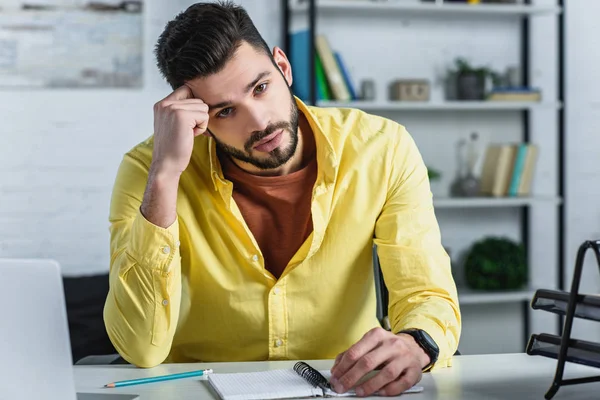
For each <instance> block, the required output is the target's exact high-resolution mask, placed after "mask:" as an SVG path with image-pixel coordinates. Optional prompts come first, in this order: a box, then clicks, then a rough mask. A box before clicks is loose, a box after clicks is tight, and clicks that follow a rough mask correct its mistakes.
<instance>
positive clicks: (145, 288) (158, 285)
mask: <svg viewBox="0 0 600 400" xmlns="http://www.w3.org/2000/svg"><path fill="white" fill-rule="evenodd" d="M147 178H148V166H147V165H145V163H144V162H142V161H141V160H140V158H138V157H136V155H135V154H132V153H130V154H127V155H126V156H125V157H124V159H123V161H122V163H121V165H120V167H119V171H118V173H117V178H116V181H115V185H114V188H113V194H112V200H111V207H110V217H109V220H110V235H111V241H110V254H111V264H110V289H109V293H108V296H107V299H106V304H105V306H104V322H105V326H106V330H107V333H108V336H109V338H110V340H111V341H112V343H113V345H114V346H115V348H116V349H117V351H118V352H119V354H121V356H122V357H123V358H124V359H126V360H127V361H129V362H130V363H132V364H134V365H137V366H140V367H153V366H155V365H158V364H160V363H162V362H163V361H164V360H165V358H166V357H167V355H168V354H169V352H170V349H171V343H172V341H173V336H174V334H175V328H176V325H177V319H178V317H179V305H180V300H181V257H180V253H179V224H178V221H177V220H176V221H175V222H174V223H173V224H172V225H171V226H169V227H168V228H162V227H159V226H156V225H154V224H152V223H151V222H149V221H148V220H146V219H145V218H144V216H143V215H142V213H141V212H140V206H141V203H142V199H143V195H144V190H145V185H146V181H147Z"/></svg>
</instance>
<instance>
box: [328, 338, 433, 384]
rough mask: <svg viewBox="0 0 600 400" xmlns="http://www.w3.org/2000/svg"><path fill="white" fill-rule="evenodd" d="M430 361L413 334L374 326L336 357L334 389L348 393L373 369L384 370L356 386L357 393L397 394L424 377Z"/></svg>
mask: <svg viewBox="0 0 600 400" xmlns="http://www.w3.org/2000/svg"><path fill="white" fill-rule="evenodd" d="M429 361H430V360H429V356H428V355H427V353H425V351H424V350H423V349H422V348H421V346H419V345H418V344H417V342H415V340H414V339H413V337H412V336H410V335H407V334H403V333H401V334H398V335H395V334H393V333H391V332H388V331H386V330H385V329H382V328H375V329H371V330H370V331H369V332H367V333H366V334H365V335H364V336H363V337H362V339H360V340H359V341H358V342H357V343H356V344H354V345H353V346H352V347H350V348H349V349H348V350H346V351H345V352H343V353H341V354H340V355H338V356H337V357H336V359H335V363H334V364H333V367H332V368H331V383H332V388H333V389H334V390H335V391H336V392H338V393H344V392H346V391H348V390H350V389H351V388H353V387H354V386H355V385H356V384H357V382H358V381H359V379H361V378H362V377H364V376H365V375H366V374H368V373H369V372H371V371H374V370H375V369H381V371H379V372H378V373H377V374H376V375H375V376H373V377H372V378H371V379H369V380H367V381H365V382H363V383H362V384H360V385H359V386H356V387H355V391H356V394H357V395H359V396H370V395H371V394H373V393H375V392H378V394H379V395H382V396H397V395H399V394H401V393H402V392H404V391H405V390H407V389H410V388H411V387H413V386H414V385H415V384H417V383H418V382H419V381H420V380H421V376H422V372H421V371H422V369H423V368H424V367H425V366H427V365H428V364H429Z"/></svg>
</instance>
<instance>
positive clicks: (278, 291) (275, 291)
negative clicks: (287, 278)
mask: <svg viewBox="0 0 600 400" xmlns="http://www.w3.org/2000/svg"><path fill="white" fill-rule="evenodd" d="M279 293H281V289H279V288H278V287H276V288H274V289H273V294H279Z"/></svg>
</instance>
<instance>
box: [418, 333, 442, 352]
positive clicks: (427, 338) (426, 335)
mask: <svg viewBox="0 0 600 400" xmlns="http://www.w3.org/2000/svg"><path fill="white" fill-rule="evenodd" d="M420 333H421V336H422V337H423V339H424V340H425V341H426V342H427V344H428V345H429V346H430V347H431V348H432V349H433V350H434V351H436V352H439V351H440V349H439V347H438V346H437V343H435V341H434V340H433V339H432V338H431V336H429V333H427V332H425V331H424V330H420Z"/></svg>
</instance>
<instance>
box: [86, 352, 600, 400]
mask: <svg viewBox="0 0 600 400" xmlns="http://www.w3.org/2000/svg"><path fill="white" fill-rule="evenodd" d="M310 363H311V365H314V366H315V367H316V368H318V369H329V368H330V367H331V365H332V361H326V360H320V361H311V362H310ZM293 365H294V361H270V362H245V363H205V364H165V365H161V366H158V367H156V368H152V369H138V368H135V367H133V366H130V365H111V366H76V367H75V382H76V386H77V390H78V391H81V392H97V393H131V394H139V395H140V400H159V399H160V400H171V399H173V400H186V399H194V400H200V399H218V397H217V396H216V393H215V392H214V391H213V390H212V389H211V388H210V387H209V384H208V382H207V381H206V380H205V378H204V377H202V378H188V379H180V380H174V381H166V382H159V383H149V384H144V385H138V386H129V387H123V388H117V389H103V388H102V386H103V385H104V384H106V383H109V382H114V381H118V380H125V379H135V378H141V377H147V376H156V375H164V374H171V373H176V372H185V371H192V370H196V369H203V368H212V369H214V371H215V372H249V371H264V370H270V369H283V368H291V367H292V366H293ZM555 368H556V361H555V360H551V359H548V358H545V357H539V356H528V355H526V354H494V355H476V356H458V357H455V358H454V366H453V367H451V368H445V369H440V370H438V371H434V372H431V373H426V374H424V375H423V379H422V380H421V383H420V384H419V385H421V386H423V387H424V388H425V390H424V391H423V392H422V393H418V394H410V395H405V396H403V398H406V399H407V400H433V399H444V400H459V399H460V400H500V399H510V400H528V399H535V400H543V398H544V393H546V391H547V390H548V388H549V387H550V383H551V382H552V378H553V377H554V372H555ZM599 374H600V370H598V369H594V368H589V367H585V366H582V365H576V364H567V368H566V370H565V377H567V378H573V377H584V376H594V375H599ZM598 393H600V382H599V383H586V384H579V385H572V386H565V387H562V388H560V390H559V391H558V393H557V394H556V396H555V397H554V399H556V400H560V399H569V400H580V399H581V400H583V399H597V398H598ZM379 399H381V398H379Z"/></svg>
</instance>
